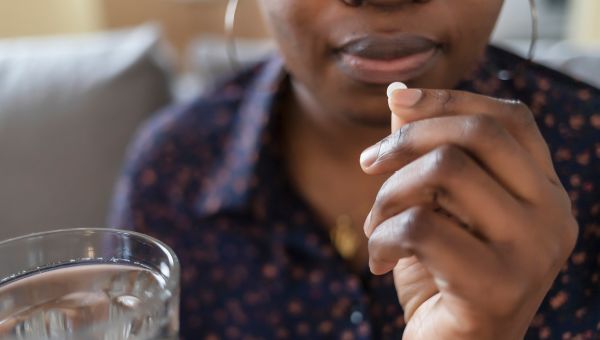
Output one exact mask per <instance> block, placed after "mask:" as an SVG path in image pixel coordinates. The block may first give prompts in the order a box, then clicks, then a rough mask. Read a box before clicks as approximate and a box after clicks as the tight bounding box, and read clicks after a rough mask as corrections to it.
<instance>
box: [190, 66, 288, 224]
mask: <svg viewBox="0 0 600 340" xmlns="http://www.w3.org/2000/svg"><path fill="white" fill-rule="evenodd" d="M286 77H287V73H286V72H285V70H284V67H283V60H282V59H281V57H279V56H278V55H274V56H273V57H271V58H270V59H268V60H267V61H266V62H265V63H264V64H262V65H261V66H260V67H259V69H258V74H257V75H256V76H254V77H253V79H252V80H251V81H250V83H249V85H247V88H246V91H245V93H244V94H243V98H242V100H241V102H240V104H239V106H238V107H237V108H236V109H235V110H236V111H237V112H235V113H234V115H233V116H234V118H233V123H232V124H233V125H232V128H231V132H230V133H229V136H228V142H227V143H226V144H225V145H224V148H225V150H224V151H223V154H222V158H221V159H220V161H218V162H217V163H218V165H217V166H215V167H214V168H213V170H212V172H211V173H210V174H209V176H208V180H207V181H206V183H208V184H207V186H205V187H204V188H203V190H202V193H200V196H199V198H198V200H197V204H196V207H197V210H198V211H197V212H198V213H199V214H200V215H201V216H210V215H214V214H217V213H220V212H238V213H241V212H244V211H246V210H247V209H248V208H250V201H251V198H252V196H253V193H254V191H255V190H256V188H257V187H258V185H259V181H260V178H258V174H257V171H256V168H257V166H258V162H259V160H260V159H261V158H263V156H264V151H265V149H266V148H265V144H268V142H269V139H270V130H272V129H270V128H269V127H270V125H271V121H272V119H271V117H272V113H273V111H274V110H273V108H274V105H275V104H276V101H277V100H276V99H277V97H278V95H279V94H280V93H281V92H282V90H283V88H284V86H283V85H284V83H285V80H286Z"/></svg>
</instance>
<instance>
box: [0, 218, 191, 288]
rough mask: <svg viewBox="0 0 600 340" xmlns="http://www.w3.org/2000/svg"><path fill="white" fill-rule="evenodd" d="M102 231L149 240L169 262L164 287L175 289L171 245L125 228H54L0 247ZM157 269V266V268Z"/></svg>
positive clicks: (175, 267) (176, 263)
mask: <svg viewBox="0 0 600 340" xmlns="http://www.w3.org/2000/svg"><path fill="white" fill-rule="evenodd" d="M84 232H85V233H89V232H92V233H103V234H117V235H124V236H133V237H137V238H140V239H143V240H144V241H146V242H149V243H150V244H152V245H155V246H157V247H158V248H159V249H160V250H161V251H162V252H163V253H164V254H165V255H166V258H167V261H168V264H169V267H170V268H169V270H170V275H169V277H165V283H166V285H165V289H167V290H168V291H170V292H174V291H176V290H177V288H178V284H177V281H178V280H179V276H180V264H179V260H178V258H177V255H176V254H175V252H174V251H173V249H171V247H169V246H167V245H166V244H165V243H163V242H162V241H160V240H158V239H156V238H154V237H152V236H148V235H145V234H142V233H138V232H135V231H130V230H125V229H116V228H63V229H56V230H50V231H42V232H39V233H32V234H27V235H23V236H17V237H13V238H10V239H7V240H4V241H0V248H2V246H4V245H7V244H9V243H14V242H19V241H25V240H27V239H31V238H34V237H40V236H45V235H52V234H67V233H70V234H77V233H84ZM82 263H85V261H82ZM157 269H159V268H157Z"/></svg>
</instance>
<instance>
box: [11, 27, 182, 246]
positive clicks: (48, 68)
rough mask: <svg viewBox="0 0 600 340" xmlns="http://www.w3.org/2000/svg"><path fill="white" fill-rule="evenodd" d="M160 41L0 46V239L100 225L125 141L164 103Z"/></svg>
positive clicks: (94, 39)
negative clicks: (49, 230)
mask: <svg viewBox="0 0 600 340" xmlns="http://www.w3.org/2000/svg"><path fill="white" fill-rule="evenodd" d="M159 40H160V31H159V30H158V29H157V28H156V27H153V26H143V27H140V28H137V29H133V30H127V31H119V32H113V33H104V34H97V35H92V36H74V37H60V38H35V39H31V38H30V39H19V40H4V41H1V40H0V239H5V238H7V237H12V236H16V235H21V234H26V233H30V232H35V231H42V230H48V229H54V228H57V227H89V226H102V225H104V223H105V217H106V214H107V209H108V204H109V200H110V195H111V191H112V189H113V186H114V182H115V178H116V176H117V174H118V172H119V168H120V165H121V161H122V158H123V155H124V150H125V147H126V145H127V142H128V140H129V139H130V137H131V135H132V133H133V131H134V129H135V128H136V127H137V126H138V124H139V123H140V122H141V121H142V120H143V119H145V118H146V117H147V116H148V115H149V114H150V113H152V112H153V111H155V110H157V109H158V108H160V107H161V106H164V105H166V104H167V103H168V102H169V100H170V92H169V86H168V85H169V84H168V76H167V72H166V70H165V68H164V62H163V61H162V60H163V59H162V57H161V56H160V55H161V53H160V51H161V50H162V49H161V48H160V44H159Z"/></svg>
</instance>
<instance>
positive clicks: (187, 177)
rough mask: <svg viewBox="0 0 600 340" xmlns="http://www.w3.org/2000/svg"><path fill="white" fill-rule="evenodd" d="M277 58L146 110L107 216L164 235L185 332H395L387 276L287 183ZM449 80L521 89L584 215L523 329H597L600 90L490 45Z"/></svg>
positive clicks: (599, 333)
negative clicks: (341, 241)
mask: <svg viewBox="0 0 600 340" xmlns="http://www.w3.org/2000/svg"><path fill="white" fill-rule="evenodd" d="M287 81H288V78H287V75H286V72H285V70H284V68H283V65H282V61H281V59H280V58H279V57H273V58H271V59H270V60H269V61H267V62H265V63H262V64H260V65H258V66H256V67H254V68H252V69H251V70H248V71H246V72H244V73H241V74H240V75H238V76H237V77H236V78H235V79H232V80H230V81H228V82H226V83H224V84H223V85H222V86H220V87H219V88H218V89H217V90H215V91H214V92H213V93H211V94H209V95H207V96H204V97H202V98H199V99H197V100H196V101H194V102H192V103H189V104H188V105H184V106H179V107H174V108H169V109H167V110H165V111H163V112H161V113H159V114H157V115H156V116H155V117H154V118H153V119H151V120H150V121H149V122H148V123H147V124H146V125H145V126H144V127H143V128H142V129H141V131H140V132H139V134H138V136H137V138H136V140H135V143H134V144H133V145H132V148H131V149H130V153H129V157H128V160H127V163H126V167H125V170H124V175H123V176H122V178H121V179H120V181H119V183H118V189H117V193H116V196H115V200H114V210H113V214H112V217H111V224H112V225H113V226H117V227H133V228H135V229H136V230H138V231H140V232H143V233H146V234H149V235H152V236H155V237H157V238H158V239H160V240H162V241H164V242H165V243H167V244H169V245H170V246H171V247H172V248H173V249H174V250H175V252H176V253H177V254H178V256H179V259H180V260H181V265H182V282H181V283H182V300H181V336H182V338H185V339H198V338H205V339H222V338H241V339H275V338H277V339H296V338H308V339H317V338H324V339H329V338H336V339H339V338H341V339H399V338H400V337H401V334H402V330H403V328H404V325H405V321H404V318H403V315H402V309H401V307H400V305H399V303H398V301H397V295H396V292H395V289H394V284H393V282H392V277H391V275H390V274H388V275H384V276H374V275H371V274H370V273H369V272H368V270H365V271H364V272H363V273H358V274H357V273H356V272H354V271H352V270H351V269H350V268H349V267H348V266H347V265H346V264H345V262H344V260H343V259H342V258H341V256H340V255H339V254H338V253H337V251H336V249H335V248H334V247H333V246H332V243H331V240H330V238H329V235H328V233H327V231H326V228H325V227H324V226H322V225H320V222H319V221H318V220H317V218H316V217H315V216H314V214H313V213H312V209H311V208H310V207H309V206H308V204H307V203H306V201H304V199H303V198H302V197H300V196H299V194H298V193H297V192H296V191H295V189H294V188H293V186H292V185H291V184H290V183H291V182H290V180H289V178H288V177H287V174H286V172H285V171H284V170H283V169H284V166H283V161H282V158H281V154H280V153H279V150H278V144H279V143H278V141H279V136H278V133H279V124H278V123H277V122H278V119H279V118H278V117H280V116H281V115H283V114H285V112H280V111H281V110H279V109H278V106H277V105H276V104H277V101H278V99H279V98H280V94H281V93H282V91H283V90H282V89H283V88H284V87H285V84H286V82H287ZM459 88H461V89H463V90H468V91H473V92H477V93H482V94H487V95H491V96H495V97H500V98H517V99H520V100H522V101H523V102H525V103H526V104H528V105H529V106H530V107H531V109H532V111H533V112H534V113H535V115H536V117H537V121H538V124H539V128H540V130H541V132H542V135H543V136H544V137H545V139H546V141H547V142H548V144H549V146H550V150H551V152H552V156H553V159H554V164H555V167H556V169H557V171H558V174H559V176H560V178H561V180H562V182H563V184H564V185H565V187H566V189H567V190H568V192H569V194H570V197H571V199H572V201H573V207H574V212H575V214H576V216H577V219H578V221H579V224H580V228H581V231H580V236H579V240H578V243H577V246H576V249H575V251H574V253H573V254H572V256H571V257H570V258H569V260H568V263H567V264H566V265H565V267H564V268H563V270H562V271H561V273H560V275H559V276H558V278H557V280H556V282H555V284H554V286H553V287H552V289H551V290H550V292H549V293H548V295H547V297H546V299H545V300H544V302H543V304H542V306H541V308H540V310H539V312H538V314H537V316H536V317H535V318H534V320H533V323H532V325H531V328H530V330H529V332H528V334H527V338H528V339H571V338H573V339H575V338H577V339H599V338H600V289H599V288H600V195H599V192H600V191H599V189H600V163H599V162H598V160H599V158H600V91H599V90H598V89H595V88H592V87H591V86H588V85H586V84H583V83H580V82H577V81H575V80H573V79H571V78H569V77H566V76H564V75H562V74H560V73H558V72H555V71H552V70H550V69H547V68H545V67H543V66H539V65H535V64H530V63H528V62H527V61H525V60H523V59H521V58H519V57H516V56H514V55H512V54H509V53H507V52H505V51H502V50H499V49H497V48H493V47H490V48H488V50H487V52H486V55H485V57H484V58H483V59H482V61H481V63H480V66H479V67H478V69H477V70H476V71H475V72H474V73H473V75H471V76H470V77H469V79H466V80H465V81H464V82H463V83H461V85H460V86H459Z"/></svg>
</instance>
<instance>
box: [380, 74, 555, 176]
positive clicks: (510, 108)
mask: <svg viewBox="0 0 600 340" xmlns="http://www.w3.org/2000/svg"><path fill="white" fill-rule="evenodd" d="M388 104H389V107H390V109H391V111H392V113H393V114H392V117H393V119H392V121H393V122H394V124H393V125H396V126H393V130H396V129H398V128H399V127H400V126H402V125H404V124H406V123H408V122H411V121H417V120H423V119H427V118H433V117H442V116H457V115H465V116H469V115H484V116H489V117H491V118H493V119H495V120H496V121H498V122H499V123H500V124H501V125H502V126H504V127H505V128H506V130H507V131H508V132H509V133H510V134H512V135H513V136H514V137H515V139H516V140H517V142H518V143H519V144H521V145H522V146H523V148H524V149H525V150H526V151H527V152H528V153H529V154H530V155H531V156H532V157H533V158H534V159H535V161H536V162H537V163H538V164H539V165H540V166H541V167H542V169H543V170H544V172H545V174H546V176H547V177H548V178H549V179H550V180H551V181H552V182H553V183H558V176H557V175H556V172H555V171H554V166H553V164H552V159H551V157H550V152H549V150H548V146H547V144H546V142H545V140H544V138H543V137H542V135H541V133H540V131H539V130H538V128H537V124H536V122H535V118H534V117H533V114H532V113H531V111H530V110H529V108H528V107H527V106H526V105H524V104H523V103H522V102H520V101H517V100H506V99H498V98H492V97H488V96H484V95H479V94H475V93H470V92H465V91H454V90H436V89H406V88H403V87H402V86H397V85H394V84H392V85H390V89H389V91H388Z"/></svg>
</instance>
